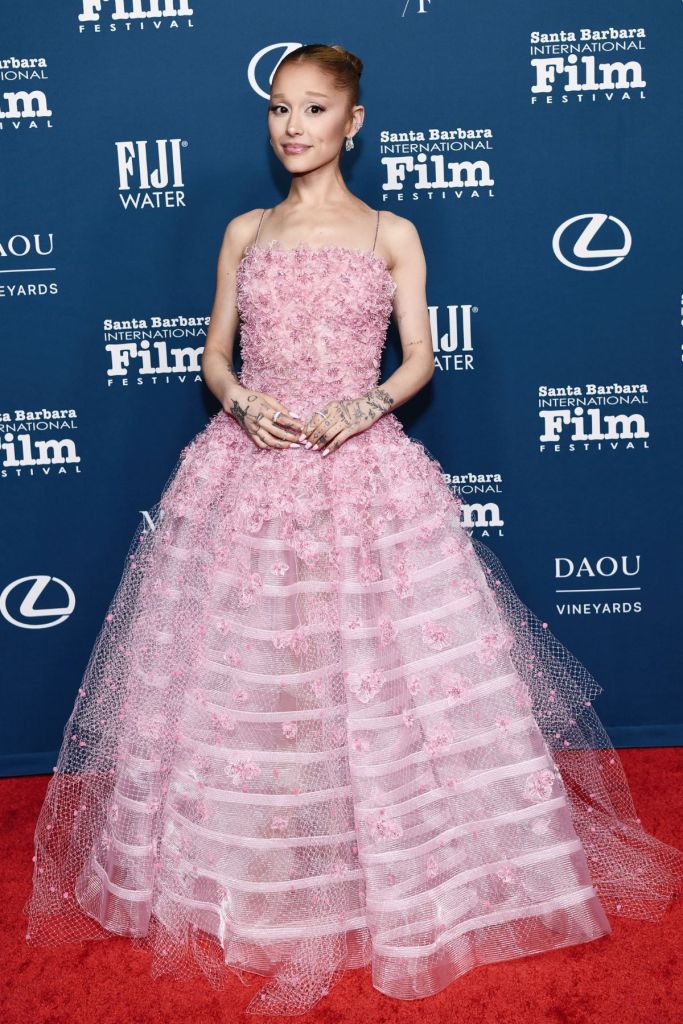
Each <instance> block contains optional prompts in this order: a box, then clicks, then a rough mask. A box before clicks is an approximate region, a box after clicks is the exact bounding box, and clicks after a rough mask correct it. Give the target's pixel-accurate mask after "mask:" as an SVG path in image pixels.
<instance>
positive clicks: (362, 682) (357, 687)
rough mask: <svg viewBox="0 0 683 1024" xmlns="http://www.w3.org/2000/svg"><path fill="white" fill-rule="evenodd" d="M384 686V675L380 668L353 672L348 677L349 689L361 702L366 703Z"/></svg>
mask: <svg viewBox="0 0 683 1024" xmlns="http://www.w3.org/2000/svg"><path fill="white" fill-rule="evenodd" d="M383 686H384V675H383V673H382V672H381V671H380V669H369V670H368V671H367V672H360V673H359V672H354V673H353V674H352V675H350V677H349V690H350V691H351V693H353V694H355V695H356V697H357V698H358V700H359V701H360V702H361V703H362V704H367V703H368V702H369V701H371V700H372V699H373V697H376V696H377V694H378V693H379V692H380V690H381V689H382V687H383Z"/></svg>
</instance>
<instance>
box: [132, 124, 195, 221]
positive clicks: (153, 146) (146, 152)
mask: <svg viewBox="0 0 683 1024" xmlns="http://www.w3.org/2000/svg"><path fill="white" fill-rule="evenodd" d="M187 145H188V143H187V141H185V140H184V139H155V140H154V142H153V143H150V142H149V140H147V139H137V140H135V141H132V140H126V141H119V142H115V143H114V146H115V148H116V166H117V171H118V182H119V183H118V188H119V199H120V201H121V205H122V206H123V208H124V210H125V209H130V208H133V209H136V210H140V209H146V208H150V207H151V208H153V209H160V208H164V209H167V208H169V207H178V206H185V192H184V191H183V189H184V185H185V182H184V180H183V166H182V150H183V149H184V148H186V147H187Z"/></svg>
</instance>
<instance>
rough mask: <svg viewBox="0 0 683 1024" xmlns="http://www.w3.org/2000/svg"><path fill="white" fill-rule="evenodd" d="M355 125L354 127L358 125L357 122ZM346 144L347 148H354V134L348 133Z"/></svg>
mask: <svg viewBox="0 0 683 1024" xmlns="http://www.w3.org/2000/svg"><path fill="white" fill-rule="evenodd" d="M353 127H354V128H355V127H356V126H355V124H354V126H353ZM358 131H360V128H359V129H358ZM345 145H346V148H347V149H353V145H354V143H353V138H352V136H350V135H348V136H347V137H346V143H345Z"/></svg>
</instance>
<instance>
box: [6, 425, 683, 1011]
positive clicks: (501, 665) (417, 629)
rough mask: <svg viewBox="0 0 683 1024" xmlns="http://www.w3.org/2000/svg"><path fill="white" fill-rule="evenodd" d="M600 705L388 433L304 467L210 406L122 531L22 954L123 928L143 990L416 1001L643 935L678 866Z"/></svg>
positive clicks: (424, 459) (373, 434) (421, 465)
mask: <svg viewBox="0 0 683 1024" xmlns="http://www.w3.org/2000/svg"><path fill="white" fill-rule="evenodd" d="M600 692H601V687H600V686H599V685H598V684H597V682H596V681H595V680H594V679H593V677H592V676H591V675H590V673H589V672H588V670H587V669H586V668H585V667H584V666H583V665H582V664H581V663H580V662H579V661H578V660H577V659H576V658H575V657H574V656H573V655H572V654H571V653H570V652H569V651H568V650H567V649H566V648H565V647H563V645H562V644H561V643H560V642H559V641H558V639H557V638H556V637H555V636H554V635H553V634H552V632H551V631H550V629H549V628H548V627H547V624H546V623H544V622H540V621H539V620H538V618H537V617H536V616H535V615H534V614H533V612H532V611H531V610H530V609H529V608H528V607H526V606H525V605H524V604H523V603H522V602H521V600H520V599H519V597H518V596H517V594H516V593H515V590H514V588H513V586H512V583H511V582H510V580H509V578H508V576H507V575H506V573H505V570H504V568H503V566H502V565H501V563H500V561H499V560H498V558H497V557H496V556H495V555H494V553H493V552H492V551H491V549H490V548H489V547H488V546H487V545H485V544H484V543H482V542H481V541H478V540H475V539H473V538H471V537H470V535H469V534H468V533H467V531H466V530H465V529H464V528H463V526H462V525H461V516H460V500H459V499H458V498H457V497H455V496H454V495H453V494H452V493H451V492H450V491H449V489H448V487H447V485H446V484H445V482H444V479H443V475H442V468H441V466H440V465H439V463H438V462H437V461H436V460H435V459H433V458H432V456H431V455H430V454H429V452H428V451H427V450H426V449H425V448H424V447H423V446H422V445H421V444H420V442H418V441H416V440H413V439H411V438H409V437H408V436H407V435H406V434H405V433H404V432H403V428H402V426H401V424H400V422H399V421H398V420H397V419H396V417H394V416H393V415H388V416H385V417H384V418H383V419H382V420H380V421H379V422H377V423H376V424H374V425H373V427H372V428H371V429H369V430H367V431H365V432H364V433H362V434H359V435H356V436H355V437H353V438H350V439H349V440H348V441H347V442H345V443H344V444H343V445H342V446H341V447H340V448H339V449H338V450H337V451H336V452H334V453H332V454H331V455H329V456H327V457H322V456H321V454H320V452H313V451H306V450H305V449H291V450H288V451H273V450H262V449H258V448H256V447H255V446H254V445H253V443H252V442H251V441H250V440H249V439H248V438H247V436H246V435H245V434H244V432H243V431H242V429H241V427H240V426H239V425H238V424H237V423H236V422H235V421H234V420H233V419H232V418H231V417H229V416H227V415H226V414H225V413H223V412H222V411H221V412H219V413H218V414H217V415H216V416H214V417H213V419H212V420H211V421H210V422H209V424H208V425H207V427H206V428H205V429H204V430H203V431H201V432H200V433H199V434H198V435H197V436H196V437H195V438H194V439H193V441H192V442H191V443H190V444H189V445H188V446H187V447H186V448H185V449H183V451H182V453H181V455H180V457H179V460H178V462H177V464H176V466H175V467H174V469H173V471H172V473H171V475H170V478H169V480H168V482H167V484H166V486H165V487H164V490H163V492H162V495H161V497H160V499H159V501H158V502H157V504H156V505H155V506H154V507H153V509H152V510H151V511H150V516H149V522H145V523H141V524H140V526H139V528H138V529H137V531H136V533H135V535H134V537H133V538H132V540H131V544H130V549H129V551H128V553H127V558H126V561H125V564H124V567H123V573H122V577H121V581H120V584H119V586H118V589H117V591H116V593H115V595H114V598H113V600H112V602H111V605H110V607H109V610H108V613H107V615H106V618H105V620H104V622H103V624H102V628H101V630H100V632H99V634H98V636H97V639H96V641H95V644H94V647H93V650H92V653H91V656H90V659H89V662H88V665H87V668H86V670H85V674H84V677H83V679H82V682H81V685H80V688H79V690H78V694H77V697H76V700H75V705H74V708H73V712H72V714H71V716H70V718H69V720H68V722H67V724H66V727H65V730H64V737H63V741H62V744H61V749H60V751H59V754H58V757H57V760H56V764H55V766H54V769H53V775H52V777H51V779H50V782H49V785H48V789H47V794H46V797H45V801H44V804H43V806H42V809H41V812H40V816H39V818H38V821H37V825H36V832H35V856H34V871H33V886H32V891H31V893H30V895H29V897H28V899H27V902H26V905H25V907H24V911H25V913H26V914H27V915H28V922H27V933H26V938H27V941H28V942H29V943H31V944H35V945H47V946H54V945H57V944H59V943H62V942H72V941H83V940H90V939H103V938H107V937H109V936H112V935H120V936H128V937H130V938H131V940H132V942H133V943H134V944H135V945H136V946H139V947H141V948H144V949H147V950H150V951H151V952H152V954H153V957H152V967H151V970H152V975H153V977H158V976H159V975H161V974H171V975H174V976H176V977H178V978H189V977H192V976H195V975H203V976H205V977H206V978H207V979H208V981H209V983H210V984H211V985H212V986H214V987H215V988H216V989H219V988H221V987H222V985H223V984H224V982H225V980H226V978H227V977H228V976H234V975H237V976H238V977H239V978H240V980H241V981H242V982H243V983H244V984H251V983H253V982H257V983H258V990H257V991H256V992H255V993H254V995H253V998H252V999H251V1002H250V1003H249V1004H248V1006H247V1012H249V1013H251V1012H253V1013H266V1014H275V1013H277V1014H289V1015H294V1014H299V1013H303V1012H305V1011H306V1010H309V1009H310V1008H311V1007H312V1006H313V1005H315V1003H316V1002H317V1001H318V1000H319V999H320V998H321V997H323V996H324V995H325V993H326V992H328V991H329V989H330V987H331V986H332V984H333V983H334V982H335V981H336V980H337V979H338V978H339V977H340V976H341V974H342V972H343V971H345V970H348V969H352V968H360V967H362V968H366V969H368V970H369V971H370V972H371V978H372V984H373V986H374V987H375V988H376V989H378V990H379V991H380V992H382V993H385V994H386V995H388V996H391V997H394V998H398V999H415V998H420V997H424V996H428V995H431V994H433V993H436V992H438V991H440V990H441V989H443V988H444V987H445V986H446V985H448V984H450V983H451V982H453V981H454V980H455V979H457V978H459V977H460V976H461V975H463V974H465V973H466V972H467V971H469V970H471V969H472V968H473V967H476V966H477V965H479V964H484V963H491V962H494V961H498V960H505V959H511V958H514V957H521V956H526V955H529V954H533V953H541V952H543V951H546V950H551V949H557V948H559V947H562V946H569V945H572V944H576V943H581V942H587V941H591V940H592V939H595V938H598V937H600V936H603V935H607V934H609V933H610V931H611V926H610V923H609V921H608V918H607V914H611V915H622V916H625V917H632V918H640V919H643V920H650V921H656V920H659V919H660V918H661V916H662V915H663V913H664V912H665V910H666V909H667V907H668V905H669V903H670V901H671V899H672V897H673V896H674V894H675V893H676V892H677V891H680V888H681V884H682V881H683V853H681V851H680V850H678V849H676V848H674V847H672V846H670V845H667V844H665V843H663V842H661V841H659V840H658V839H656V838H655V837H654V836H652V835H650V834H649V833H647V832H646V831H645V830H644V829H643V827H642V825H641V822H640V819H639V818H638V817H637V814H636V809H635V808H634V805H633V801H632V798H631V794H630V791H629V787H628V783H627V780H626V777H625V775H624V771H623V767H622V764H621V762H620V760H619V757H618V755H617V753H616V751H615V749H614V747H613V745H612V744H611V742H610V740H609V738H608V736H607V733H606V732H605V730H604V728H603V726H602V724H601V722H600V720H599V718H598V715H597V714H596V711H595V708H594V704H593V701H594V699H595V697H596V696H597V695H598V694H599V693H600ZM259 975H260V976H263V977H265V978H266V981H265V982H260V981H258V978H255V977H254V976H259Z"/></svg>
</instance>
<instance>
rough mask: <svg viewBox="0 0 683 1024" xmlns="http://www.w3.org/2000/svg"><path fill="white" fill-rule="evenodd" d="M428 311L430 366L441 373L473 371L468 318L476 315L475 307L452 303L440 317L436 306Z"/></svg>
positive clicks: (477, 308) (477, 309)
mask: <svg viewBox="0 0 683 1024" xmlns="http://www.w3.org/2000/svg"><path fill="white" fill-rule="evenodd" d="M428 309H429V324H430V329H431V336H432V350H433V352H434V367H435V368H436V369H437V370H441V371H451V370H452V371H459V370H473V369H474V355H475V353H474V345H473V342H472V317H473V316H474V315H475V314H476V313H478V312H479V307H478V306H473V305H471V304H468V303H453V304H449V305H447V306H446V312H445V313H441V314H440V313H439V307H438V306H429V307H428Z"/></svg>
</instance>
